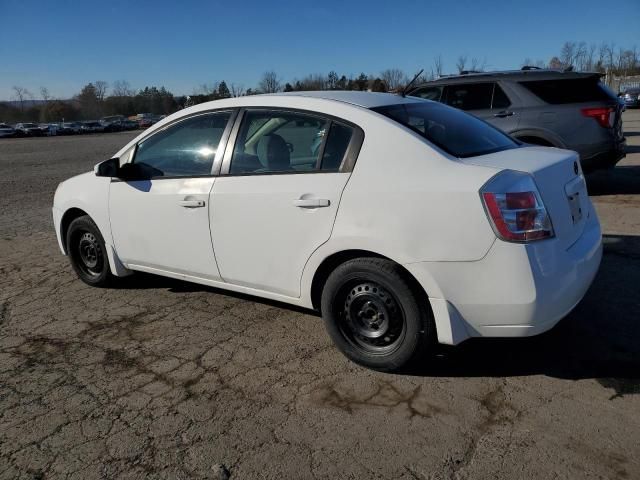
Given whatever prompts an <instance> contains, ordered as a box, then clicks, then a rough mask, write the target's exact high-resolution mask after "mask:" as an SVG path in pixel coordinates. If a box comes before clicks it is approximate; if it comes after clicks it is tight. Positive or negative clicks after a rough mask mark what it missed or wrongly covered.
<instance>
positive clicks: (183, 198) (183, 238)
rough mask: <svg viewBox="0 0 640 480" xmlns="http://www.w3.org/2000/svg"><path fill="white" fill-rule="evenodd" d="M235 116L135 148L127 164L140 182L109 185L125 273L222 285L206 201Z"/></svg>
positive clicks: (191, 124) (174, 129)
mask: <svg viewBox="0 0 640 480" xmlns="http://www.w3.org/2000/svg"><path fill="white" fill-rule="evenodd" d="M233 116H234V113H233V112H231V111H225V112H210V113H204V114H200V115H195V116H191V117H189V118H187V119H185V120H182V121H179V122H177V123H175V124H172V125H169V126H167V127H165V128H163V129H161V130H159V131H158V132H155V133H153V134H152V135H151V136H149V137H147V138H145V139H144V140H142V141H141V142H140V143H139V144H138V145H137V146H136V148H135V150H134V151H133V152H132V157H133V158H132V159H131V160H130V162H129V163H131V164H132V165H131V167H135V171H136V175H137V176H135V177H134V178H138V177H141V178H144V179H134V180H127V181H124V180H118V179H114V180H113V181H112V183H111V188H110V194H109V215H110V221H111V229H112V234H113V238H114V242H115V247H116V251H117V253H118V256H119V258H120V259H121V260H122V261H123V263H124V264H125V265H127V266H129V267H130V268H133V269H138V270H146V271H155V270H162V271H165V272H171V273H175V274H186V275H192V276H198V277H203V278H207V279H214V280H215V279H219V278H220V274H219V271H218V267H217V264H216V260H215V256H214V254H213V247H212V245H211V234H210V230H209V209H210V205H209V193H210V192H211V187H212V186H213V184H214V180H215V176H214V175H213V174H214V173H215V169H216V168H218V169H219V166H220V164H221V162H222V157H223V152H224V147H225V145H226V138H228V135H229V133H230V130H231V119H232V117H233ZM124 160H125V161H127V160H128V159H124ZM123 170H124V169H123ZM139 172H142V174H140V173H139Z"/></svg>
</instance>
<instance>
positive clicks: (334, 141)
mask: <svg viewBox="0 0 640 480" xmlns="http://www.w3.org/2000/svg"><path fill="white" fill-rule="evenodd" d="M352 136H353V128H351V127H348V126H347V125H343V124H341V123H336V122H333V123H332V124H331V128H330V129H329V136H328V137H327V141H326V143H325V146H324V153H323V155H322V165H321V167H320V168H321V170H329V171H336V172H337V171H338V170H339V169H340V165H341V164H342V160H343V159H344V156H345V154H346V153H347V148H349V143H350V142H351V137H352Z"/></svg>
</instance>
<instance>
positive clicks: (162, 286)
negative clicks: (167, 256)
mask: <svg viewBox="0 0 640 480" xmlns="http://www.w3.org/2000/svg"><path fill="white" fill-rule="evenodd" d="M111 288H112V289H114V290H148V289H159V290H167V291H169V292H171V293H177V294H180V293H182V294H185V293H198V292H208V293H211V294H217V295H224V296H227V297H233V298H238V299H241V300H247V301H251V302H256V303H261V304H264V305H270V306H273V307H279V308H285V309H288V310H292V311H296V312H300V313H304V314H307V315H314V316H318V317H319V316H320V314H319V313H318V312H317V311H315V310H311V309H308V308H304V307H297V306H295V305H291V304H289V303H284V302H279V301H277V300H270V299H267V298H260V297H254V296H252V295H247V294H245V293H239V292H232V291H230V290H224V289H222V288H216V287H210V286H208V285H202V284H199V283H193V282H188V281H185V280H178V279H175V278H170V277H163V276H160V275H153V274H150V273H144V272H135V274H134V275H131V276H129V277H124V278H120V279H118V281H117V282H115V283H114V284H113V285H112V286H111Z"/></svg>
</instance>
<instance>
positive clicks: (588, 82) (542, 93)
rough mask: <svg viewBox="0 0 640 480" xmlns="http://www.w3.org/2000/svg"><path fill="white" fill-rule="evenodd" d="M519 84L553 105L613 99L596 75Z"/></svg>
mask: <svg viewBox="0 0 640 480" xmlns="http://www.w3.org/2000/svg"><path fill="white" fill-rule="evenodd" d="M520 84H521V85H522V86H523V87H525V88H526V89H528V90H529V91H531V92H532V93H533V94H535V95H536V96H537V97H539V98H540V99H541V100H543V101H545V102H547V103H551V104H554V105H560V104H563V103H583V102H593V101H608V100H612V99H615V97H613V96H612V95H611V94H610V93H608V92H607V91H606V90H605V89H604V88H603V87H602V85H601V84H600V80H599V79H598V78H597V77H589V78H570V79H564V80H534V81H527V82H520Z"/></svg>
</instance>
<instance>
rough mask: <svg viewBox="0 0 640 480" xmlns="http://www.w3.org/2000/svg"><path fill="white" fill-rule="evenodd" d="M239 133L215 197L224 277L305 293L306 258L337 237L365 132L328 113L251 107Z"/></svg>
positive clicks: (214, 222)
mask: <svg viewBox="0 0 640 480" xmlns="http://www.w3.org/2000/svg"><path fill="white" fill-rule="evenodd" d="M234 138H235V146H234V148H233V150H231V149H227V154H226V155H225V160H224V163H223V166H222V172H221V176H220V177H218V178H217V179H216V182H215V184H214V186H213V190H212V192H211V197H210V198H211V200H210V202H211V205H212V209H211V211H210V215H211V235H212V239H213V245H214V250H215V254H216V259H217V262H218V266H219V268H220V275H221V276H222V278H223V279H224V280H225V281H226V282H229V283H232V284H235V285H241V286H245V287H250V288H256V289H259V290H264V291H268V292H272V293H279V294H282V295H286V296H290V297H298V296H299V295H300V279H301V276H302V271H303V269H304V265H305V263H306V262H307V260H308V259H309V257H310V256H311V254H312V253H313V251H314V250H316V249H317V248H318V247H319V246H320V245H322V244H323V243H324V242H326V241H327V240H328V239H329V236H330V235H331V230H332V228H333V223H334V220H335V217H336V212H337V210H338V204H339V203H340V197H341V195H342V191H343V189H344V187H345V185H346V184H347V181H348V179H349V176H350V174H351V173H350V172H351V167H352V165H353V162H354V161H355V156H356V155H357V151H358V150H359V144H361V143H362V138H363V137H362V133H361V130H360V129H359V128H358V127H356V126H353V125H349V124H347V123H345V122H341V121H338V120H333V119H329V118H326V117H323V116H321V115H315V114H313V115H312V114H308V113H302V112H292V111H283V110H271V109H267V110H264V109H248V110H245V111H243V112H242V113H241V120H239V121H238V122H237V124H236V127H234V133H232V139H234ZM232 141H233V140H232Z"/></svg>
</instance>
